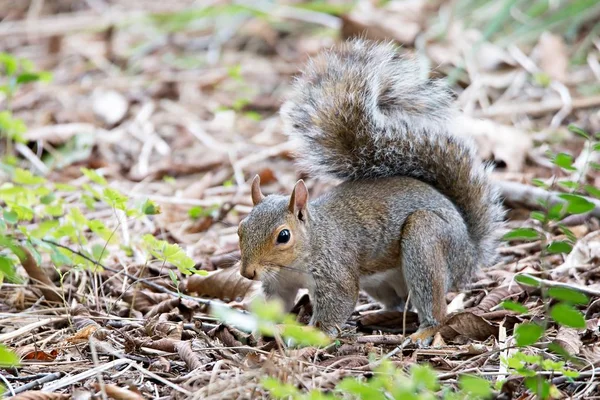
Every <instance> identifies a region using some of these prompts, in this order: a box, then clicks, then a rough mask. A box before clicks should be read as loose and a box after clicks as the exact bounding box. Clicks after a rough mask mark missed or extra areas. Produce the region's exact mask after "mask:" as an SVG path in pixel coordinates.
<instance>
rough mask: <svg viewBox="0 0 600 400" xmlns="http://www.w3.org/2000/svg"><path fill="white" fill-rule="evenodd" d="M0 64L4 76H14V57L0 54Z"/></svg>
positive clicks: (15, 66) (16, 63)
mask: <svg viewBox="0 0 600 400" xmlns="http://www.w3.org/2000/svg"><path fill="white" fill-rule="evenodd" d="M0 63H1V64H2V65H4V72H5V73H6V75H9V76H10V75H14V74H15V72H17V68H18V62H17V59H16V58H15V57H14V56H12V55H10V54H8V53H0Z"/></svg>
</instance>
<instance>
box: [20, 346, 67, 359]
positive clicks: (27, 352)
mask: <svg viewBox="0 0 600 400" xmlns="http://www.w3.org/2000/svg"><path fill="white" fill-rule="evenodd" d="M15 353H17V355H18V356H19V358H20V359H21V360H36V361H54V360H55V359H56V357H57V356H58V350H56V349H54V350H50V351H49V352H48V351H44V350H38V349H37V348H36V346H34V345H28V346H25V347H21V348H18V349H16V350H15Z"/></svg>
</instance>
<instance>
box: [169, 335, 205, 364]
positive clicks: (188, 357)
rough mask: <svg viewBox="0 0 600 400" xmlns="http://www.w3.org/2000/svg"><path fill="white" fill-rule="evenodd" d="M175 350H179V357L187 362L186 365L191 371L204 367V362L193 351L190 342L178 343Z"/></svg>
mask: <svg viewBox="0 0 600 400" xmlns="http://www.w3.org/2000/svg"><path fill="white" fill-rule="evenodd" d="M175 348H176V349H177V354H179V357H180V358H181V359H182V360H183V361H185V364H186V365H187V367H188V369H189V370H190V371H193V370H195V369H198V368H200V367H201V366H202V362H201V361H200V359H199V358H198V356H197V355H196V353H194V351H193V350H192V344H191V343H190V342H187V341H186V342H178V343H177V344H176V345H175Z"/></svg>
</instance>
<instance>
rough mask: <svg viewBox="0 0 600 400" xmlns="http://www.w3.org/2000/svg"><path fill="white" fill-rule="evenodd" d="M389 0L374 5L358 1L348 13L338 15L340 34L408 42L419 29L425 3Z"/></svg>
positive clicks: (409, 43)
mask: <svg viewBox="0 0 600 400" xmlns="http://www.w3.org/2000/svg"><path fill="white" fill-rule="evenodd" d="M392 3H393V4H389V5H388V6H384V7H381V8H378V7H375V6H374V5H373V2H371V1H368V0H363V1H361V2H359V3H358V4H357V5H356V6H355V7H354V8H353V10H352V12H351V13H350V14H348V15H345V16H342V37H344V38H350V37H355V36H361V37H364V38H366V39H372V40H382V39H384V40H390V39H392V40H396V41H398V42H399V43H402V44H406V45H412V44H413V43H414V42H415V39H416V37H417V35H418V34H419V33H420V32H421V29H422V28H421V24H422V21H423V18H424V11H425V10H426V8H427V6H428V4H427V2H426V1H423V0H412V1H403V2H392Z"/></svg>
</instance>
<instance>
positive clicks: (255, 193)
mask: <svg viewBox="0 0 600 400" xmlns="http://www.w3.org/2000/svg"><path fill="white" fill-rule="evenodd" d="M251 192H252V204H254V205H257V204H258V203H260V202H261V201H263V199H264V198H265V196H264V195H263V194H262V192H261V191H260V176H258V175H256V176H255V177H254V179H253V180H252V189H251Z"/></svg>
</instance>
